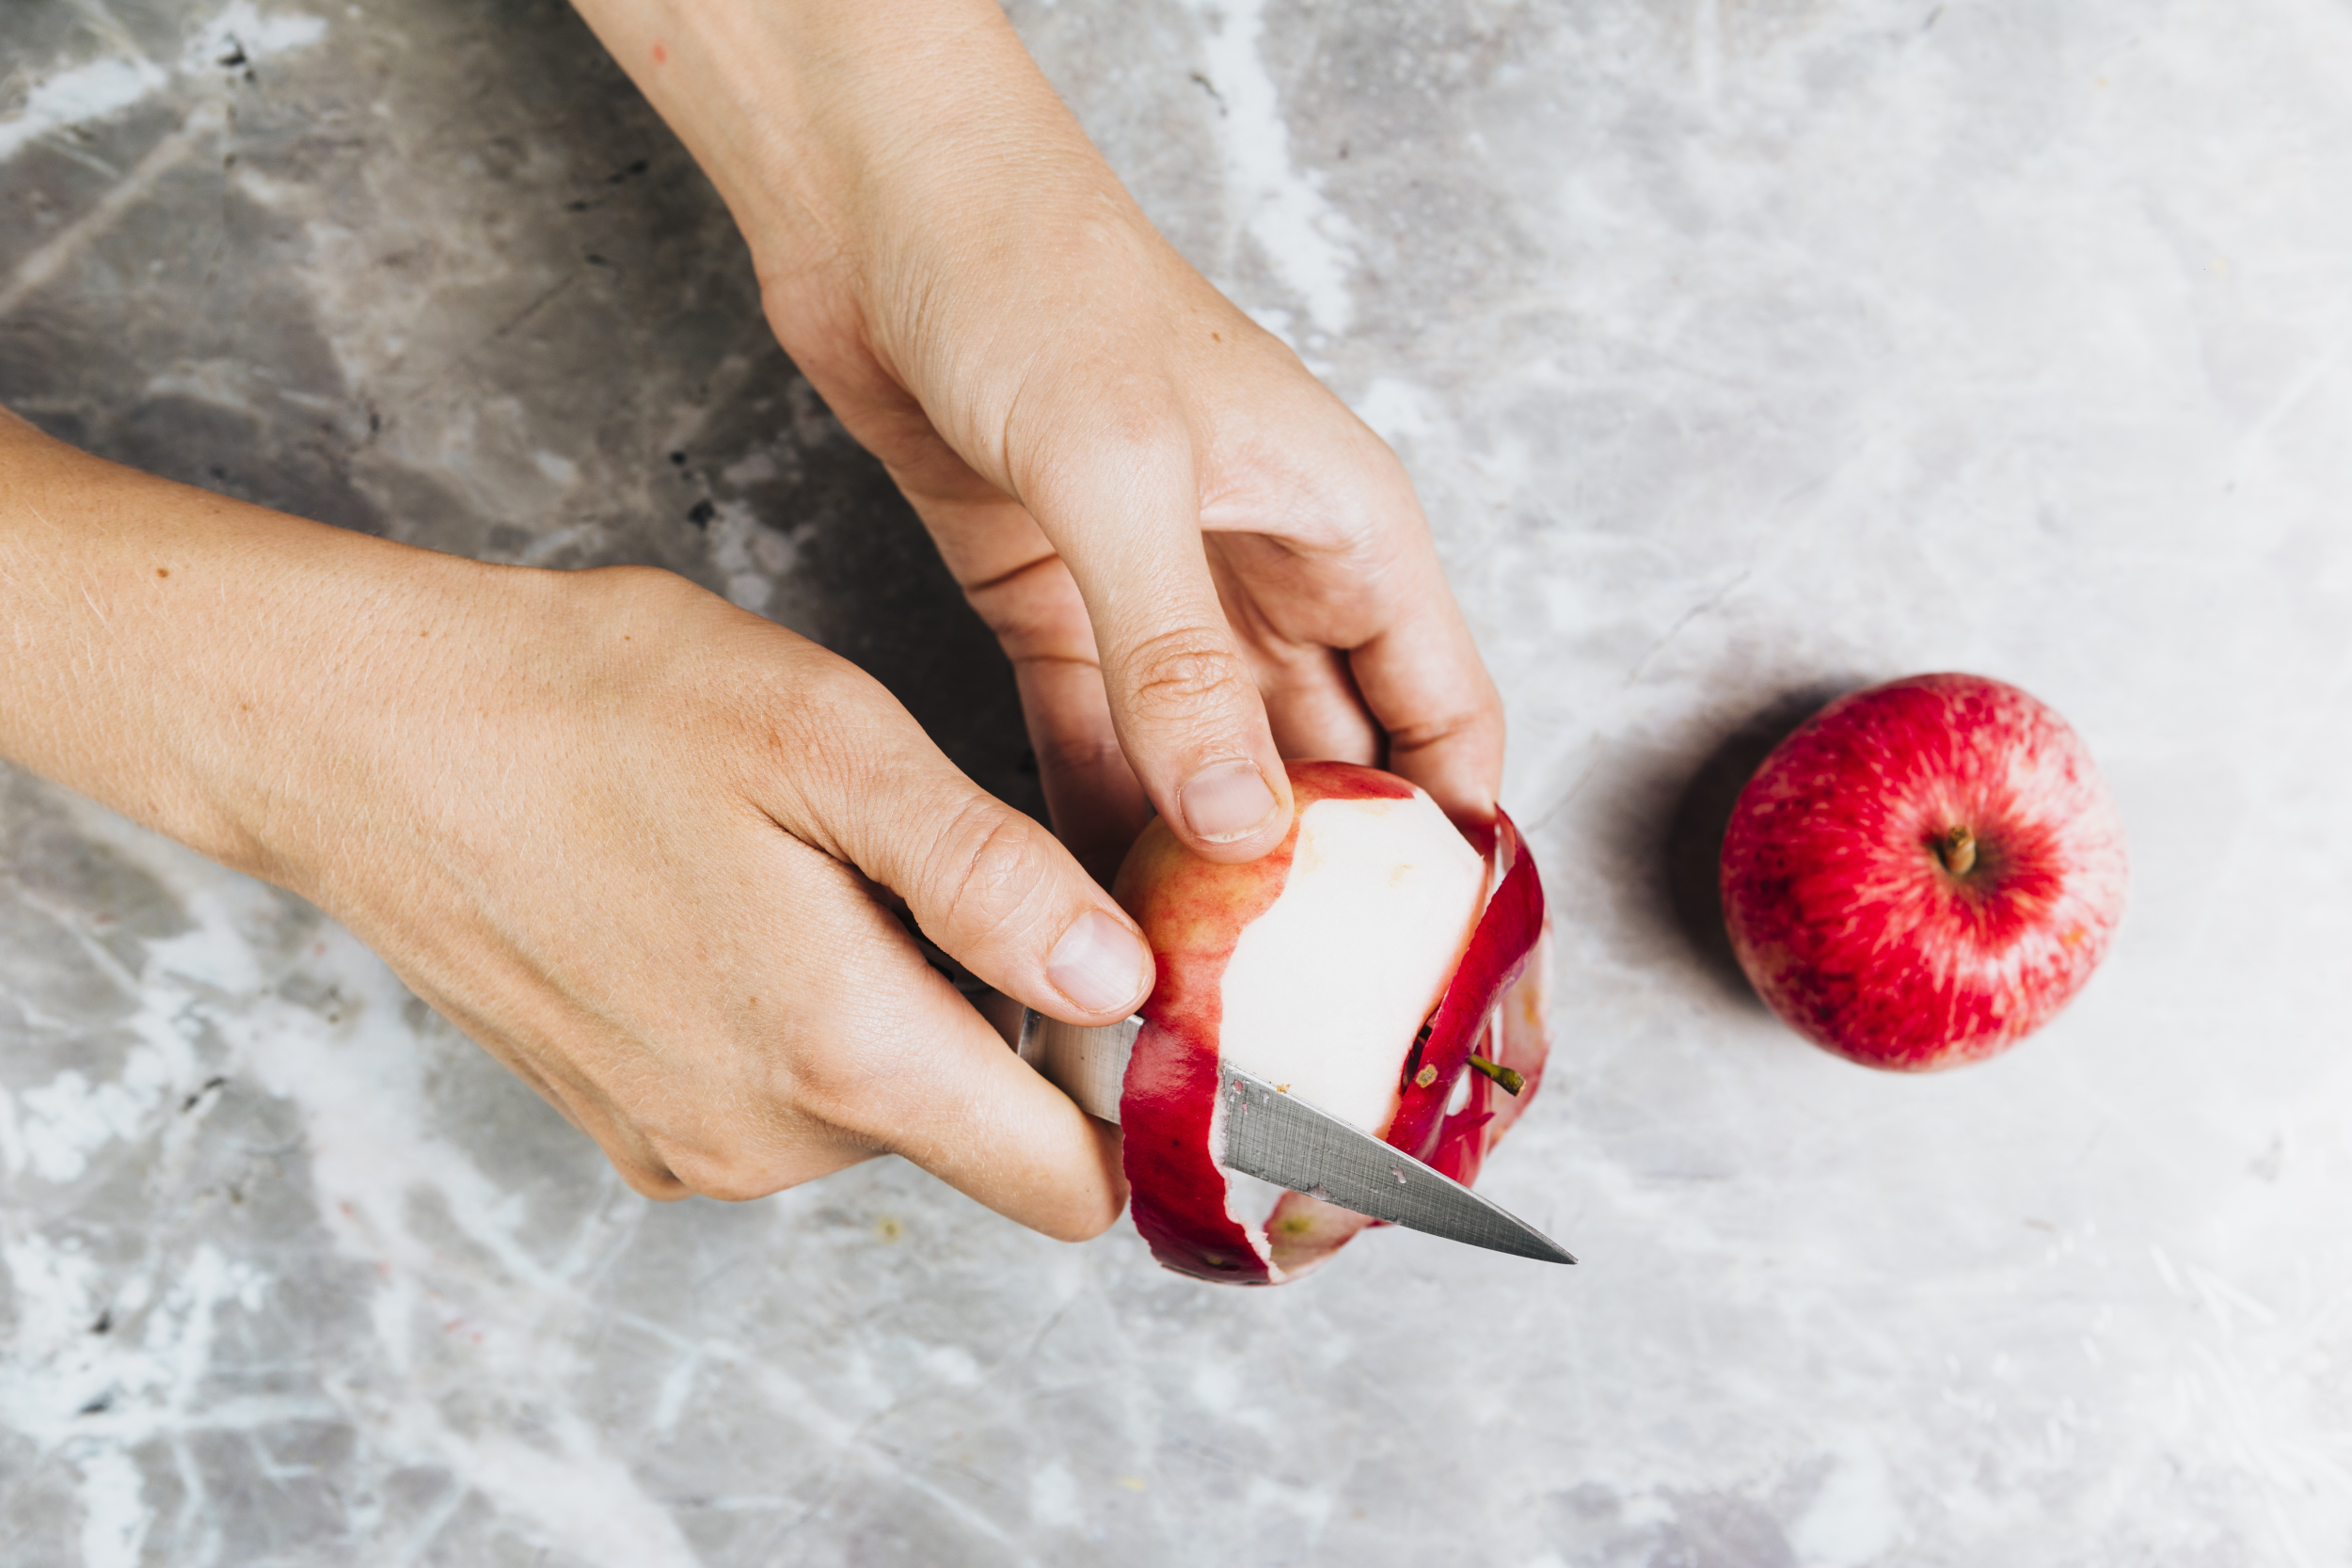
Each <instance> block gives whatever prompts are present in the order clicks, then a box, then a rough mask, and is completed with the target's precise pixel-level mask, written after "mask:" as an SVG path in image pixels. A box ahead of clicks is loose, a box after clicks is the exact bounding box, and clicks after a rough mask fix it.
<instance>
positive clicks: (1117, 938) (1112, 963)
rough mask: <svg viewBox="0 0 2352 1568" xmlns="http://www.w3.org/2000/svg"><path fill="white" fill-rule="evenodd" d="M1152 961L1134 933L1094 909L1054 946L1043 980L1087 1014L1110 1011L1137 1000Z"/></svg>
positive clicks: (1066, 932)
mask: <svg viewBox="0 0 2352 1568" xmlns="http://www.w3.org/2000/svg"><path fill="white" fill-rule="evenodd" d="M1151 957H1152V955H1151V954H1149V953H1147V952H1145V951H1144V949H1143V943H1142V942H1141V941H1139V940H1138V939H1137V938H1136V934H1135V933H1134V932H1133V931H1130V930H1129V929H1127V927H1124V926H1121V925H1120V923H1119V922H1118V921H1116V920H1113V919H1112V918H1111V917H1110V916H1109V915H1106V914H1104V912H1103V911H1101V910H1090V911H1088V912H1087V913H1085V914H1082V915H1080V916H1079V917H1078V919H1077V921H1076V923H1075V924H1073V926H1072V927H1070V929H1068V930H1067V931H1064V932H1063V933H1062V934H1061V941H1059V942H1056V943H1054V951H1053V952H1052V953H1051V954H1049V955H1048V956H1047V958H1046V959H1045V977H1046V978H1047V979H1048V980H1051V981H1053V982H1054V985H1055V987H1056V989H1057V990H1060V992H1061V993H1062V994H1063V995H1064V996H1067V997H1068V998H1070V1000H1071V1001H1073V1002H1075V1003H1076V1004H1077V1005H1078V1006H1081V1007H1083V1008H1085V1009H1086V1010H1087V1011H1088V1012H1090V1013H1106V1012H1109V1011H1110V1010H1111V1009H1112V1008H1114V1007H1123V1006H1126V1005H1127V1004H1128V1003H1130V1002H1133V1001H1134V1000H1135V999H1136V987H1137V986H1139V985H1141V984H1142V983H1143V966H1144V964H1145V963H1146V962H1147V961H1148V960H1149V959H1150V958H1151Z"/></svg>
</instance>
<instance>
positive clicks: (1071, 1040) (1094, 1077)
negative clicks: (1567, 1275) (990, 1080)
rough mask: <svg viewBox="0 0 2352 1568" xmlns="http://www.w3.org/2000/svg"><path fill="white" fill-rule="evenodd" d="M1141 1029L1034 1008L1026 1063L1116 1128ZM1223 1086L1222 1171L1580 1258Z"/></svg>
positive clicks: (1286, 1105)
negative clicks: (1083, 1021)
mask: <svg viewBox="0 0 2352 1568" xmlns="http://www.w3.org/2000/svg"><path fill="white" fill-rule="evenodd" d="M1142 1029H1143V1020H1141V1019H1140V1018H1131V1019H1128V1020H1127V1021H1126V1022H1122V1023H1113V1024H1107V1025H1105V1026H1104V1027H1102V1028H1096V1029H1089V1028H1086V1027H1083V1026H1081V1025H1079V1024H1075V1023H1064V1022H1061V1021H1060V1020H1059V1019H1052V1018H1047V1017H1046V1016H1045V1015H1044V1014H1042V1013H1039V1012H1034V1011H1031V1010H1029V1009H1026V1008H1025V1009H1023V1011H1022V1014H1021V1045H1020V1048H1021V1059H1022V1060H1023V1061H1025V1062H1026V1063H1028V1064H1029V1065H1030V1066H1031V1067H1033V1068H1035V1069H1037V1070H1038V1071H1039V1072H1040V1073H1041V1074H1043V1075H1044V1077H1045V1078H1046V1080H1047V1081H1048V1082H1050V1083H1052V1084H1053V1085H1055V1086H1057V1088H1059V1089H1060V1090H1061V1091H1062V1092H1063V1093H1064V1094H1066V1095H1068V1096H1070V1098H1071V1099H1073V1100H1074V1101H1077V1102H1078V1108H1079V1109H1080V1110H1082V1111H1084V1112H1086V1113H1087V1115H1089V1116H1090V1117H1100V1118H1101V1119H1103V1120H1104V1121H1108V1122H1116V1121H1118V1120H1119V1097H1120V1091H1121V1090H1122V1089H1123V1088H1124V1087H1125V1085H1126V1082H1127V1058H1128V1056H1129V1055H1131V1054H1132V1053H1134V1051H1135V1048H1136V1036H1137V1035H1138V1034H1140V1033H1141V1032H1142ZM1218 1079H1219V1089H1220V1092H1222V1093H1223V1094H1224V1096H1225V1118H1224V1121H1225V1147H1224V1148H1223V1149H1221V1150H1219V1151H1218V1154H1217V1162H1218V1164H1223V1165H1226V1166H1228V1167H1230V1168H1231V1169H1233V1170H1237V1171H1242V1172H1244V1173H1246V1174H1248V1175H1250V1176H1254V1177H1257V1178H1259V1179H1260V1180H1264V1181H1271V1182H1273V1183H1274V1184H1275V1185H1276V1186H1278V1187H1288V1188H1289V1189H1291V1191H1293V1192H1297V1193H1305V1194H1307V1195H1309V1196H1311V1197H1319V1198H1321V1199H1323V1200H1324V1201H1325V1202H1326V1203H1336V1204H1338V1205H1339V1206H1340V1207H1341V1208H1343V1209H1351V1210H1354V1211H1355V1212H1357V1213H1359V1214H1369V1215H1371V1216H1372V1217H1373V1218H1374V1219H1376V1220H1387V1221H1388V1222H1389V1223H1390V1224H1391V1225H1401V1226H1403V1227H1406V1229H1408V1230H1422V1231H1426V1232H1427V1233H1428V1234H1430V1235H1432V1236H1443V1237H1444V1238H1446V1240H1448V1241H1452V1242H1468V1243H1470V1245H1472V1246H1480V1247H1486V1248H1488V1249H1490V1250H1492V1251H1495V1252H1508V1253H1512V1254H1514V1255H1516V1256H1518V1257H1520V1258H1535V1259H1542V1260H1543V1261H1544V1262H1547V1263H1573V1262H1575V1261H1576V1259H1575V1258H1573V1257H1571V1256H1570V1255H1569V1253H1568V1251H1567V1249H1566V1248H1565V1247H1563V1246H1561V1245H1560V1244H1559V1243H1557V1242H1554V1241H1553V1240H1552V1239H1551V1238H1550V1237H1549V1236H1547V1235H1545V1234H1544V1233H1543V1232H1542V1231H1540V1230H1538V1229H1536V1228H1535V1227H1534V1226H1532V1225H1529V1224H1528V1223H1527V1222H1526V1221H1525V1220H1521V1219H1518V1218H1516V1217H1514V1216H1513V1215H1511V1214H1510V1213H1508V1212H1505V1211H1503V1210H1502V1209H1501V1208H1499V1207H1497V1206H1496V1205H1495V1204H1493V1203H1490V1202H1488V1201H1487V1200H1486V1199H1485V1198H1483V1197H1481V1196H1478V1195H1477V1194H1476V1193H1474V1192H1472V1191H1470V1189H1469V1188H1468V1187H1465V1186H1463V1185H1462V1184H1461V1183H1460V1182H1459V1181H1456V1180H1454V1179H1453V1178H1452V1177H1450V1176H1444V1175H1441V1174H1439V1173H1438V1172H1437V1171H1434V1170H1432V1169H1430V1168H1429V1167H1428V1166H1427V1165H1425V1164H1422V1163H1421V1162H1420V1161H1419V1160H1416V1159H1414V1158H1413V1157H1412V1156H1411V1155H1409V1154H1407V1153H1406V1152H1405V1151H1404V1150H1403V1149H1401V1148H1393V1147H1391V1145H1388V1144H1385V1143H1382V1142H1381V1141H1380V1140H1379V1139H1378V1138H1375V1137H1374V1136H1373V1135H1372V1134H1371V1133H1369V1132H1365V1131H1364V1130H1363V1129H1362V1128H1360V1127H1358V1126H1357V1125H1356V1124H1355V1123H1353V1122H1349V1121H1342V1120H1341V1119H1340V1118H1339V1117H1335V1116H1333V1115H1331V1114H1330V1113H1329V1112H1327V1111H1323V1110H1319V1109H1317V1108H1316V1107H1315V1106H1313V1105H1311V1104H1310V1103H1308V1102H1307V1101H1304V1100H1301V1099H1299V1098H1298V1097H1297V1096H1296V1095H1292V1094H1285V1093H1283V1092H1282V1091H1281V1090H1279V1089H1278V1088H1276V1087H1275V1086H1274V1085H1271V1084H1269V1083H1267V1082H1265V1081H1264V1080H1263V1079H1262V1078H1255V1077H1252V1076H1251V1075H1250V1074H1248V1073H1247V1072H1244V1071H1242V1070H1241V1069H1238V1068H1235V1067H1232V1066H1230V1065H1223V1066H1220V1067H1219V1068H1218Z"/></svg>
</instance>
